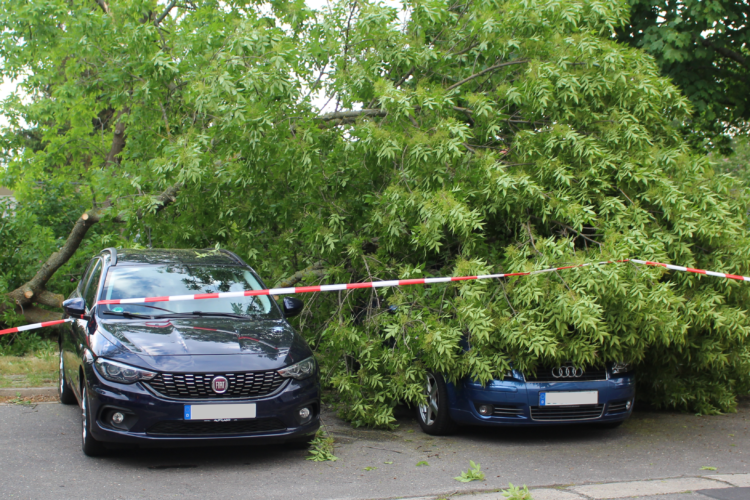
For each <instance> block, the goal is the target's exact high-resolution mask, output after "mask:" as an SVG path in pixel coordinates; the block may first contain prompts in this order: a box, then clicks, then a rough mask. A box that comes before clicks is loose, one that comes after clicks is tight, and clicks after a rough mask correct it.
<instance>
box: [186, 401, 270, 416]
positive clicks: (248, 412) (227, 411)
mask: <svg viewBox="0 0 750 500" xmlns="http://www.w3.org/2000/svg"><path fill="white" fill-rule="evenodd" d="M239 418H255V403H243V404H224V405H185V420H217V419H239Z"/></svg>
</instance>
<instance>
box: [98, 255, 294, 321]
mask: <svg viewBox="0 0 750 500" xmlns="http://www.w3.org/2000/svg"><path fill="white" fill-rule="evenodd" d="M262 289H263V287H262V286H261V285H260V282H259V280H258V279H257V278H256V276H254V275H253V273H252V272H250V271H249V270H247V269H243V268H241V267H226V266H185V265H163V266H122V267H110V268H109V271H108V272H107V278H106V280H105V282H104V289H103V290H102V296H101V300H111V299H132V298H136V297H161V296H164V295H193V294H199V293H218V292H242V291H247V290H262ZM100 307H102V309H101V310H102V311H121V312H122V311H125V312H137V313H141V314H154V315H157V314H166V313H168V312H175V313H180V312H192V311H203V312H225V313H234V314H246V315H250V316H260V317H264V318H279V317H281V314H280V312H279V310H278V308H276V307H275V306H274V305H273V302H272V300H271V298H270V297H269V296H267V295H262V296H259V297H238V298H233V299H202V300H185V301H179V302H151V303H148V304H108V305H104V306H100ZM162 309H163V310H162Z"/></svg>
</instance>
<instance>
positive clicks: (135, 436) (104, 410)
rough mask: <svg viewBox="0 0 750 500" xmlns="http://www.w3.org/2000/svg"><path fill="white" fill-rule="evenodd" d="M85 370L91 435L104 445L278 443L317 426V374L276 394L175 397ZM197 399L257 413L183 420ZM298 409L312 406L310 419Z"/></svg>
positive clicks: (303, 435)
mask: <svg viewBox="0 0 750 500" xmlns="http://www.w3.org/2000/svg"><path fill="white" fill-rule="evenodd" d="M87 372H88V373H87V377H86V383H87V384H88V388H89V390H88V393H89V394H90V399H91V400H90V402H89V404H90V409H91V411H92V414H93V415H95V416H96V422H95V424H94V425H92V428H91V435H92V436H93V437H94V438H95V439H97V440H99V441H102V442H105V443H122V444H138V445H149V444H154V445H159V446H164V445H191V444H192V445H200V444H208V443H215V444H240V443H245V442H248V443H254V444H263V443H271V442H275V443H279V442H285V441H295V440H299V439H303V438H306V437H311V436H312V435H314V434H315V432H316V431H317V430H318V428H319V427H320V386H319V382H318V377H317V376H313V377H310V378H308V379H305V380H294V379H289V380H288V381H286V382H285V383H284V384H283V385H282V386H281V387H280V388H279V389H278V390H277V391H276V392H275V393H273V394H270V395H268V396H264V397H259V398H253V399H243V400H223V401H222V400H210V401H206V400H200V401H198V400H196V401H190V400H180V401H176V400H171V399H166V398H163V397H159V396H156V395H154V394H153V393H152V392H151V391H149V390H148V389H147V388H145V387H144V386H143V385H142V384H141V383H135V384H117V383H113V382H110V381H107V380H104V379H103V378H102V377H101V376H100V375H99V373H98V372H97V371H96V370H95V369H93V367H90V369H89V370H87ZM201 403H203V404H236V403H255V405H256V417H255V418H254V419H244V420H233V421H195V420H191V421H188V420H185V418H184V411H185V405H199V404H201ZM303 407H307V408H309V409H310V410H311V417H310V418H309V419H307V420H305V421H302V420H301V419H300V418H299V410H300V409H301V408H303ZM113 411H120V412H121V413H123V414H124V415H125V417H126V418H125V420H124V422H123V423H122V424H121V425H120V426H119V428H118V426H117V425H116V424H114V423H113V422H112V421H111V418H109V417H110V416H111V415H112V413H113ZM196 424H197V425H196ZM223 424H226V425H223Z"/></svg>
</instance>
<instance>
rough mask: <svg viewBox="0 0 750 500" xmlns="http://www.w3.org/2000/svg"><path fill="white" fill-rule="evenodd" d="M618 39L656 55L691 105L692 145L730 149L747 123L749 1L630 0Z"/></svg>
mask: <svg viewBox="0 0 750 500" xmlns="http://www.w3.org/2000/svg"><path fill="white" fill-rule="evenodd" d="M630 4H631V6H632V8H631V9H632V10H631V14H630V19H629V22H628V23H627V24H626V25H625V26H623V27H622V28H620V29H618V30H617V38H618V39H619V40H620V41H623V42H626V43H629V44H631V45H632V46H634V47H639V48H642V49H644V50H645V51H646V52H648V53H649V54H651V55H652V56H654V58H656V61H657V63H658V64H659V66H660V68H661V70H662V74H664V75H666V76H668V77H670V78H671V79H672V81H673V82H674V83H675V84H676V85H677V86H678V87H680V89H682V91H683V92H684V93H685V95H686V96H687V97H688V98H689V99H690V101H691V103H692V104H693V107H694V110H695V113H694V115H693V117H692V119H689V120H688V121H687V123H686V124H685V136H686V137H687V138H688V140H689V141H691V143H692V144H693V145H694V146H698V147H709V148H718V149H720V150H721V152H723V153H725V154H726V153H728V152H729V151H730V148H731V143H730V136H731V135H732V134H735V133H742V134H748V133H749V132H750V129H749V128H748V122H750V95H748V92H747V89H748V88H750V24H748V22H749V21H750V19H748V17H749V16H750V4H748V2H747V0H711V1H707V2H706V1H701V0H677V1H671V0H670V1H667V0H630Z"/></svg>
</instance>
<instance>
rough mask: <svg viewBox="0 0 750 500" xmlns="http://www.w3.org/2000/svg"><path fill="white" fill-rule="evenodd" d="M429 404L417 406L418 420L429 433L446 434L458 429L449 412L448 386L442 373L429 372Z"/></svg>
mask: <svg viewBox="0 0 750 500" xmlns="http://www.w3.org/2000/svg"><path fill="white" fill-rule="evenodd" d="M424 393H425V396H426V397H427V404H424V405H418V406H417V421H419V426H420V427H421V428H422V430H423V431H424V432H426V433H427V434H431V435H433V436H445V435H448V434H452V433H454V432H456V430H458V426H457V425H456V423H455V422H454V421H453V420H451V417H450V415H449V414H448V388H447V387H446V385H445V380H444V379H443V376H442V375H440V374H433V373H429V372H428V373H427V381H426V383H425V391H424Z"/></svg>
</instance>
